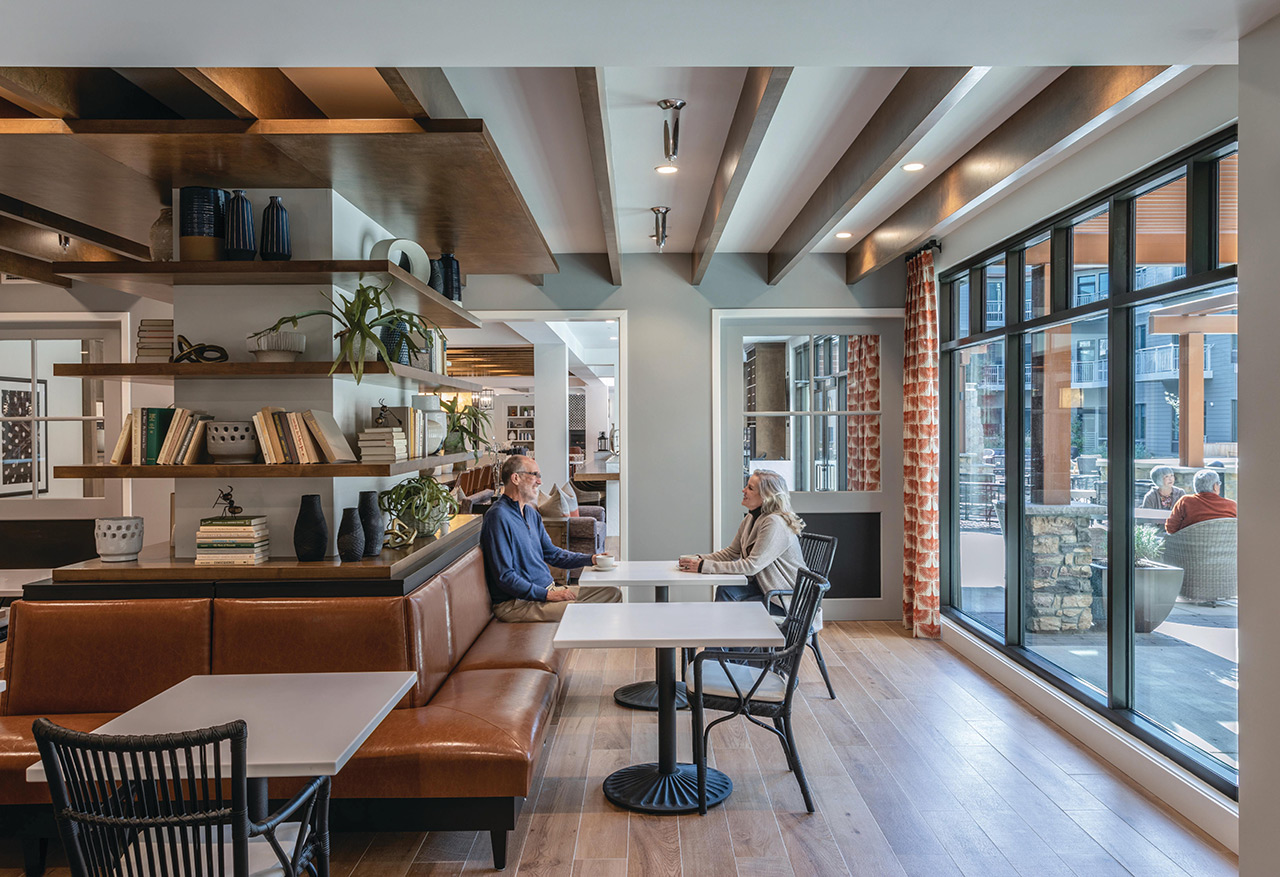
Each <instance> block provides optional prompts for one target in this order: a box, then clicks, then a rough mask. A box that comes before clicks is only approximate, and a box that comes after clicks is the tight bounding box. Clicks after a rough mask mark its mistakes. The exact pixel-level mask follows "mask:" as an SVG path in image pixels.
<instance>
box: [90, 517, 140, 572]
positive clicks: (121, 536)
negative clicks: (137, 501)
mask: <svg viewBox="0 0 1280 877" xmlns="http://www.w3.org/2000/svg"><path fill="white" fill-rule="evenodd" d="M93 540H94V544H95V545H96V546H97V548H98V557H100V558H102V560H103V561H104V562H105V563H123V562H124V561H127V560H137V559H138V552H139V551H141V550H142V518H137V517H128V518H97V519H95V520H94V522H93Z"/></svg>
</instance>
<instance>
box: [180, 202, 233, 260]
mask: <svg viewBox="0 0 1280 877" xmlns="http://www.w3.org/2000/svg"><path fill="white" fill-rule="evenodd" d="M226 233H227V193H226V192H225V191H224V190H222V189H215V188H213V187H211V186H183V187H182V189H181V190H179V192H178V241H179V244H180V248H181V254H180V258H182V259H189V260H196V261H210V260H216V259H221V258H222V257H223V238H224V237H225V236H226Z"/></svg>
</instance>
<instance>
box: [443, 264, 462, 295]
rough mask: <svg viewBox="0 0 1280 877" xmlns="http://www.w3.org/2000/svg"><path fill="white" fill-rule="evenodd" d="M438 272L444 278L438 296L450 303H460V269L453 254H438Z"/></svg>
mask: <svg viewBox="0 0 1280 877" xmlns="http://www.w3.org/2000/svg"><path fill="white" fill-rule="evenodd" d="M440 272H441V274H442V275H443V278H444V289H442V290H440V294H441V295H443V296H444V297H445V298H447V299H450V300H451V301H462V267H461V266H460V265H459V264H458V260H457V259H455V258H454V257H453V253H441V254H440Z"/></svg>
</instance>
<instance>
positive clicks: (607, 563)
mask: <svg viewBox="0 0 1280 877" xmlns="http://www.w3.org/2000/svg"><path fill="white" fill-rule="evenodd" d="M596 566H597V567H599V568H600V569H613V555H612V554H597V555H596Z"/></svg>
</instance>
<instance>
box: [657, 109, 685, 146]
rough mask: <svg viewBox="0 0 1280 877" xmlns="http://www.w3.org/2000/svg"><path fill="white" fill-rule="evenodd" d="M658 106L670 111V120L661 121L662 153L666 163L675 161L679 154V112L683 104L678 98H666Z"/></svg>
mask: <svg viewBox="0 0 1280 877" xmlns="http://www.w3.org/2000/svg"><path fill="white" fill-rule="evenodd" d="M658 106H659V107H661V108H662V109H663V110H664V111H665V110H670V111H671V119H670V120H669V121H668V120H667V119H663V120H662V151H663V154H665V155H666V157H667V161H675V160H676V156H677V155H679V154H680V111H681V110H683V109H684V107H685V102H684V101H683V100H681V99H680V98H678V97H667V98H663V99H662V100H660V101H658Z"/></svg>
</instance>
